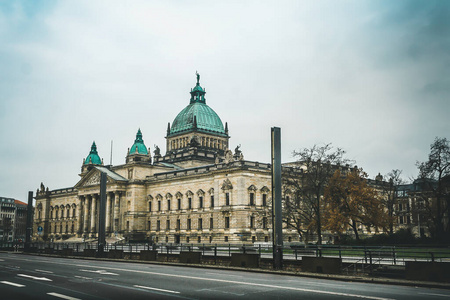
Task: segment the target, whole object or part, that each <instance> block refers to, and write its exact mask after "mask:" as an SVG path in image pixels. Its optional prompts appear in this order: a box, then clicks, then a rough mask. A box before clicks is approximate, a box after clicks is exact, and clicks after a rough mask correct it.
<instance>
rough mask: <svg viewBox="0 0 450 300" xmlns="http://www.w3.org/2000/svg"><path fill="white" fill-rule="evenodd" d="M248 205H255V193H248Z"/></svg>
mask: <svg viewBox="0 0 450 300" xmlns="http://www.w3.org/2000/svg"><path fill="white" fill-rule="evenodd" d="M250 205H255V193H250Z"/></svg>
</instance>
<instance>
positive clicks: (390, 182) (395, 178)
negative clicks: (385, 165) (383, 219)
mask: <svg viewBox="0 0 450 300" xmlns="http://www.w3.org/2000/svg"><path fill="white" fill-rule="evenodd" d="M401 175H402V171H401V170H399V169H394V170H392V171H390V172H389V173H387V174H386V175H384V179H385V181H383V182H380V183H379V184H380V186H381V188H382V193H383V198H382V199H383V202H384V206H385V207H386V209H387V212H388V230H389V234H391V235H392V234H393V233H394V225H395V223H396V222H395V216H394V204H395V203H396V202H397V188H398V186H399V185H401V184H403V183H404V181H403V179H402V178H401Z"/></svg>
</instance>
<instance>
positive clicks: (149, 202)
mask: <svg viewBox="0 0 450 300" xmlns="http://www.w3.org/2000/svg"><path fill="white" fill-rule="evenodd" d="M148 211H150V212H151V211H152V201H148Z"/></svg>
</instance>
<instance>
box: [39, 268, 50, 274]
mask: <svg viewBox="0 0 450 300" xmlns="http://www.w3.org/2000/svg"><path fill="white" fill-rule="evenodd" d="M35 271H36V272H41V273H49V274H53V272H52V271H45V270H39V269H35Z"/></svg>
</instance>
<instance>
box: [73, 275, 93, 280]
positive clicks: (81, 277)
mask: <svg viewBox="0 0 450 300" xmlns="http://www.w3.org/2000/svg"><path fill="white" fill-rule="evenodd" d="M74 277H75V278H80V279H92V278H91V277H84V276H74Z"/></svg>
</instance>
